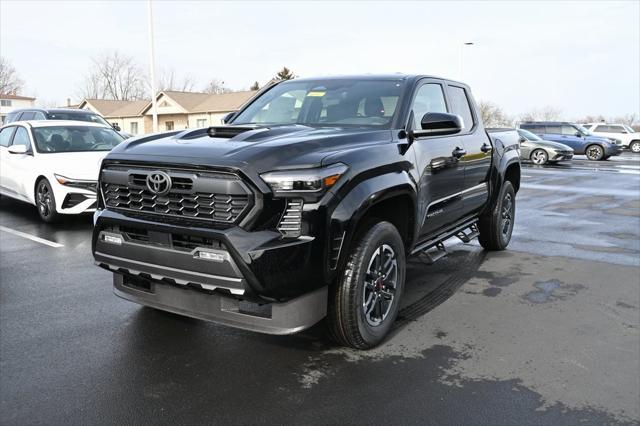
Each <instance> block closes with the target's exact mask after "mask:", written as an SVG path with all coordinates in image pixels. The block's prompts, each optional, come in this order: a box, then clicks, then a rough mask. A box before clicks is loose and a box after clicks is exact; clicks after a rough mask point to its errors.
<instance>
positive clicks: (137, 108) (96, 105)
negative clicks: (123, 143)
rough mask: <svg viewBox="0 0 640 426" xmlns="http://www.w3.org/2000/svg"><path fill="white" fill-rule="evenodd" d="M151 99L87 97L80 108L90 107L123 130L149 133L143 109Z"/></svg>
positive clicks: (133, 133)
mask: <svg viewBox="0 0 640 426" xmlns="http://www.w3.org/2000/svg"><path fill="white" fill-rule="evenodd" d="M148 103H149V101H145V100H141V101H114V100H108V99H85V100H83V101H82V102H80V104H79V105H78V108H81V109H88V110H91V111H93V112H95V113H96V114H100V115H101V116H103V117H104V118H105V119H106V120H107V121H108V122H110V123H112V124H117V125H119V126H120V129H122V131H124V132H127V133H131V134H132V135H139V134H143V133H148V132H150V131H151V130H148V131H147V130H146V123H145V117H144V116H143V115H142V114H141V112H142V109H143V108H144V107H146V106H147V104H148Z"/></svg>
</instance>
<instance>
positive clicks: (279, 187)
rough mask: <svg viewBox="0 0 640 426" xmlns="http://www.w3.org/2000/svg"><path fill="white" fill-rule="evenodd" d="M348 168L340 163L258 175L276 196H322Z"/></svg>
mask: <svg viewBox="0 0 640 426" xmlns="http://www.w3.org/2000/svg"><path fill="white" fill-rule="evenodd" d="M347 169H348V167H347V166H346V165H344V164H342V163H336V164H332V165H330V166H326V167H320V168H315V169H300V170H283V171H274V172H268V173H263V174H261V175H260V177H261V178H262V180H264V181H265V182H266V183H267V185H269V187H270V188H271V190H272V191H273V193H274V194H275V195H276V196H286V197H289V196H295V195H298V196H303V195H317V196H318V197H319V196H321V195H322V194H324V193H325V192H326V191H327V190H328V189H329V188H331V187H332V186H334V185H335V184H336V182H338V179H340V176H342V175H343V174H344V173H345V172H346V171H347Z"/></svg>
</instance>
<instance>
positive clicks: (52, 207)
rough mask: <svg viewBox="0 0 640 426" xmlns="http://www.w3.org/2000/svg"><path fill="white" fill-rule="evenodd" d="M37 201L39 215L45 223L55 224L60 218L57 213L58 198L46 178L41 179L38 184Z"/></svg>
mask: <svg viewBox="0 0 640 426" xmlns="http://www.w3.org/2000/svg"><path fill="white" fill-rule="evenodd" d="M35 200H36V209H38V215H39V216H40V219H42V221H43V222H47V223H53V222H55V221H57V220H58V219H59V218H60V215H59V214H58V212H57V211H56V198H55V196H54V195H53V190H52V189H51V184H50V183H49V181H48V180H47V179H46V178H43V179H40V180H39V181H38V183H37V184H36V193H35Z"/></svg>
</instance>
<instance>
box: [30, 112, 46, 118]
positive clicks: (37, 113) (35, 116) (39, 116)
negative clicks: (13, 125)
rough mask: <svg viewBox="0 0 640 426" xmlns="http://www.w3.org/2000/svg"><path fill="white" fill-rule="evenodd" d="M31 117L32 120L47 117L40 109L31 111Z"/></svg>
mask: <svg viewBox="0 0 640 426" xmlns="http://www.w3.org/2000/svg"><path fill="white" fill-rule="evenodd" d="M33 119H34V120H46V119H47V117H45V116H44V114H43V113H41V112H40V111H36V112H34V113H33Z"/></svg>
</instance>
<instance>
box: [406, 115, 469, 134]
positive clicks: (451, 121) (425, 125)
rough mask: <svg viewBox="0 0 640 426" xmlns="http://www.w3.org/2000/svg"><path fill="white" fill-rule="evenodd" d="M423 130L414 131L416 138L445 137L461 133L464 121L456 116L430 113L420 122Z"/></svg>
mask: <svg viewBox="0 0 640 426" xmlns="http://www.w3.org/2000/svg"><path fill="white" fill-rule="evenodd" d="M420 127H422V130H417V131H414V132H413V134H414V135H415V136H444V135H454V134H456V133H460V131H461V130H462V119H461V118H460V116H458V115H456V114H448V113H445V112H428V113H426V114H425V115H424V116H423V117H422V120H421V121H420Z"/></svg>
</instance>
